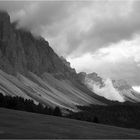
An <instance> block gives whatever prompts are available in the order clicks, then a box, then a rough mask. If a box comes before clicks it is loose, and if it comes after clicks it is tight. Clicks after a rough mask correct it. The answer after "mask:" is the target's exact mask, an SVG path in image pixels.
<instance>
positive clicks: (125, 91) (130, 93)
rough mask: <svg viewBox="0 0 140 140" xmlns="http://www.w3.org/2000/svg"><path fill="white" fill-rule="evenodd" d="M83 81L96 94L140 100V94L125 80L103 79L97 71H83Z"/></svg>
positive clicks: (133, 100)
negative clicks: (87, 72) (88, 72)
mask: <svg viewBox="0 0 140 140" xmlns="http://www.w3.org/2000/svg"><path fill="white" fill-rule="evenodd" d="M80 75H82V82H83V83H84V84H85V85H87V87H88V88H89V89H90V90H92V91H93V92H95V93H96V94H98V95H100V96H103V97H105V98H107V99H109V100H112V101H119V102H125V101H129V102H133V103H137V102H140V94H139V93H138V92H136V91H135V90H134V89H133V88H132V86H131V85H129V84H128V83H127V82H126V81H125V80H111V79H103V78H101V77H100V76H98V74H96V73H91V74H85V73H81V74H80Z"/></svg>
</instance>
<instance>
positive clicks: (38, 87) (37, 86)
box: [0, 11, 106, 111]
mask: <svg viewBox="0 0 140 140" xmlns="http://www.w3.org/2000/svg"><path fill="white" fill-rule="evenodd" d="M0 91H1V92H2V93H3V94H6V95H10V96H21V97H23V98H26V99H32V100H34V102H35V103H38V102H40V103H42V104H44V105H48V106H51V107H55V106H59V107H61V108H63V109H69V110H73V111H78V109H77V107H76V106H77V105H80V106H83V105H89V104H98V105H105V104H106V103H105V101H106V100H105V99H102V98H101V97H100V96H98V95H96V94H94V93H93V92H92V91H90V90H89V89H88V88H87V87H86V86H85V85H84V84H82V83H81V81H80V80H79V77H78V75H77V73H76V71H75V70H74V69H72V68H71V67H70V64H69V63H68V62H67V61H66V60H65V59H64V58H62V57H59V56H58V55H57V54H56V53H55V52H54V51H53V49H52V48H51V47H50V46H49V43H48V42H47V41H46V40H44V39H43V38H42V37H35V36H33V35H32V34H31V33H30V32H29V31H26V30H25V29H17V28H16V24H15V23H13V24H11V23H10V16H9V15H8V14H7V13H6V12H2V11H1V12H0ZM104 100H105V101H104Z"/></svg>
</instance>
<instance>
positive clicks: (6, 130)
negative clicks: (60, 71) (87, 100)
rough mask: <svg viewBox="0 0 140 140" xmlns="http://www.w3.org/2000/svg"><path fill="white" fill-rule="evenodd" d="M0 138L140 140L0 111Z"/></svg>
mask: <svg viewBox="0 0 140 140" xmlns="http://www.w3.org/2000/svg"><path fill="white" fill-rule="evenodd" d="M0 138H140V131H139V130H135V129H124V128H119V127H112V126H107V125H101V124H94V123H88V122H83V121H77V120H71V119H66V118H59V117H54V116H47V115H41V114H35V113H28V112H22V111H15V110H9V109H4V108H0Z"/></svg>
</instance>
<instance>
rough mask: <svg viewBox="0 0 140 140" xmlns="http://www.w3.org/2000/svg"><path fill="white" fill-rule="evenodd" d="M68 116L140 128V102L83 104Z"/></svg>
mask: <svg viewBox="0 0 140 140" xmlns="http://www.w3.org/2000/svg"><path fill="white" fill-rule="evenodd" d="M79 109H80V110H81V111H80V112H76V113H74V112H71V114H69V115H68V116H67V117H69V118H72V119H78V120H83V121H89V122H95V123H101V124H108V125H114V126H119V127H126V128H137V129H140V103H137V104H136V103H135V104H134V103H133V104H128V103H125V104H122V105H111V106H98V105H97V106H96V105H91V106H82V107H79Z"/></svg>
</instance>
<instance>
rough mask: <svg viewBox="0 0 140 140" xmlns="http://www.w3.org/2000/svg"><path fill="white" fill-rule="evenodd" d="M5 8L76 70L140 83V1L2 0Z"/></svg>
mask: <svg viewBox="0 0 140 140" xmlns="http://www.w3.org/2000/svg"><path fill="white" fill-rule="evenodd" d="M0 9H2V10H7V11H8V12H9V14H10V16H11V22H13V21H15V20H18V21H19V25H18V26H19V27H24V28H26V29H28V30H30V31H31V32H32V33H34V34H36V35H42V36H43V37H44V38H46V40H48V41H49V43H50V45H51V47H52V48H53V49H54V50H55V51H56V52H57V53H58V54H59V55H62V56H64V57H66V58H67V59H68V60H69V61H70V62H71V66H72V67H74V68H75V69H76V71H77V72H80V71H85V72H87V73H90V72H96V73H98V74H99V75H101V76H103V77H107V78H113V79H125V80H127V81H129V83H131V84H132V85H134V86H139V85H140V15H139V13H140V1H138V0H137V1H135V0H120V1H119V0H90V1H78V0H77V1H76V0H72V1H58V0H55V1H24V2H23V1H14V2H13V1H3V2H2V1H0Z"/></svg>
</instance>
